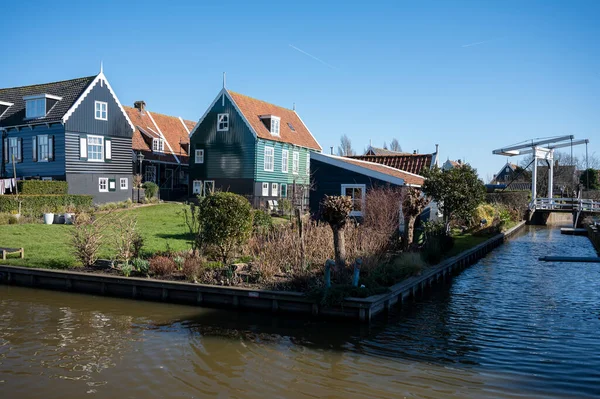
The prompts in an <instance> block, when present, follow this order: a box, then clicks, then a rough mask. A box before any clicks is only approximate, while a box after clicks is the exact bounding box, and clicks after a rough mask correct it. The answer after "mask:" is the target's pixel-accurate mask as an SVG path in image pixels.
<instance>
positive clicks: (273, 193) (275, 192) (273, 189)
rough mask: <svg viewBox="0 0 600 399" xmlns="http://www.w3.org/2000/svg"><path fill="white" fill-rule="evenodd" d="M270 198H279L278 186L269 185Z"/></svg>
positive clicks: (275, 184) (274, 184)
mask: <svg viewBox="0 0 600 399" xmlns="http://www.w3.org/2000/svg"><path fill="white" fill-rule="evenodd" d="M271 196H272V197H279V184H277V183H271Z"/></svg>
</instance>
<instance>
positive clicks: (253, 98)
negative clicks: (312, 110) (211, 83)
mask: <svg viewBox="0 0 600 399" xmlns="http://www.w3.org/2000/svg"><path fill="white" fill-rule="evenodd" d="M225 90H227V91H228V92H229V94H236V95H238V96H244V97H247V98H249V99H251V100H254V101H260V102H261V103H265V104H269V105H272V106H274V107H277V108H283V109H285V110H287V111H293V112H296V110H294V109H291V108H286V107H282V106H281V105H277V104H274V103H270V102H268V101H265V100H261V99H259V98H256V97H252V96H249V95H246V94H242V93H238V92H237V91H232V90H229V89H225Z"/></svg>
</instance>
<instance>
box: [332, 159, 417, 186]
mask: <svg viewBox="0 0 600 399" xmlns="http://www.w3.org/2000/svg"><path fill="white" fill-rule="evenodd" d="M338 159H340V160H341V161H344V162H348V163H350V164H353V165H357V166H362V167H363V168H367V169H371V170H374V171H376V172H380V173H385V174H386V175H390V176H394V177H398V178H400V179H403V180H404V183H405V184H411V185H418V186H422V185H423V182H424V181H425V179H424V178H423V177H422V176H419V175H416V174H413V173H409V172H405V171H402V170H399V169H395V168H392V167H390V166H385V165H381V164H378V163H374V162H368V161H362V160H359V159H351V158H342V157H339V158H338Z"/></svg>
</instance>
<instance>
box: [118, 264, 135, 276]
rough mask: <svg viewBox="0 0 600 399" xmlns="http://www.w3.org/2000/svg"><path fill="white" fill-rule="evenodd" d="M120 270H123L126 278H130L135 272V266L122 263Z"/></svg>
mask: <svg viewBox="0 0 600 399" xmlns="http://www.w3.org/2000/svg"><path fill="white" fill-rule="evenodd" d="M119 270H121V273H123V275H124V276H125V277H129V276H130V275H131V272H132V271H133V266H132V265H131V264H130V263H122V264H121V266H120V267H119Z"/></svg>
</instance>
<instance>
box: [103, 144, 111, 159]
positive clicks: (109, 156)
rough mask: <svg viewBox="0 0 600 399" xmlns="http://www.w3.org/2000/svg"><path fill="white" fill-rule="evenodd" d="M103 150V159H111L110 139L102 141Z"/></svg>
mask: <svg viewBox="0 0 600 399" xmlns="http://www.w3.org/2000/svg"><path fill="white" fill-rule="evenodd" d="M104 151H105V152H106V154H105V159H112V141H111V140H105V141H104Z"/></svg>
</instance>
